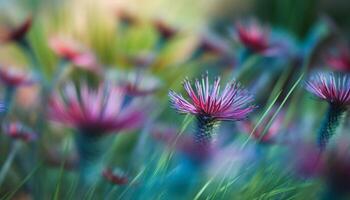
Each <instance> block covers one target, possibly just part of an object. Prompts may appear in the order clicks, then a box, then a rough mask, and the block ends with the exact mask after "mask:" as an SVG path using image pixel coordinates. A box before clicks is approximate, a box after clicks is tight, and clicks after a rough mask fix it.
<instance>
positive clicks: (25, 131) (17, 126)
mask: <svg viewBox="0 0 350 200" xmlns="http://www.w3.org/2000/svg"><path fill="white" fill-rule="evenodd" d="M2 130H3V132H4V134H5V135H7V136H9V137H11V138H13V139H19V140H22V141H25V142H31V141H33V140H35V139H36V138H37V134H36V133H35V132H34V131H32V130H31V129H30V128H28V127H26V126H24V125H23V124H21V123H19V122H11V123H7V124H4V125H3V127H2Z"/></svg>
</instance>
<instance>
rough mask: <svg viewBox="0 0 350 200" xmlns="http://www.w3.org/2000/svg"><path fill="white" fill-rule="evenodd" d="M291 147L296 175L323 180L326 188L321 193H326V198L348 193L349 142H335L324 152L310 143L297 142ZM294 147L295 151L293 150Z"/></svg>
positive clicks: (349, 180) (349, 175)
mask: <svg viewBox="0 0 350 200" xmlns="http://www.w3.org/2000/svg"><path fill="white" fill-rule="evenodd" d="M344 141H345V142H344ZM296 147H297V148H296ZM292 148H293V157H294V158H292V162H293V164H294V165H295V167H296V168H295V169H296V170H297V171H296V172H297V173H298V175H302V177H307V178H310V177H316V178H320V179H321V180H323V181H324V183H325V186H327V189H325V190H324V193H323V194H321V195H326V199H333V198H335V197H342V196H343V195H346V194H349V187H350V171H349V167H350V154H349V143H347V141H346V140H342V142H340V143H337V145H335V147H334V148H332V149H330V151H329V152H326V153H324V154H323V153H321V152H320V150H319V149H318V148H317V146H315V145H312V144H302V145H301V144H300V143H298V144H296V146H292ZM295 149H296V150H297V153H295V152H294V150H295ZM340 199H342V198H340Z"/></svg>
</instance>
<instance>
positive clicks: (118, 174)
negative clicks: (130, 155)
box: [102, 168, 129, 185]
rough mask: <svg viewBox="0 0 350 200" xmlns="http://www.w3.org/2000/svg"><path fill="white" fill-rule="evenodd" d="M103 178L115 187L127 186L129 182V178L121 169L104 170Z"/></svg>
mask: <svg viewBox="0 0 350 200" xmlns="http://www.w3.org/2000/svg"><path fill="white" fill-rule="evenodd" d="M102 176H103V177H104V178H105V179H106V180H107V181H109V182H110V183H112V184H114V185H125V184H127V183H128V182H129V180H128V179H129V178H128V177H127V176H126V175H125V173H123V172H122V171H121V170H120V169H115V170H112V169H111V168H106V169H104V170H103V172H102Z"/></svg>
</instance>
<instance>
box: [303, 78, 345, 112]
mask: <svg viewBox="0 0 350 200" xmlns="http://www.w3.org/2000/svg"><path fill="white" fill-rule="evenodd" d="M306 89H307V90H308V91H309V92H311V93H312V94H314V95H315V96H317V97H318V98H320V99H322V100H325V101H328V102H329V103H330V104H332V105H334V106H339V107H344V106H347V105H349V104H350V76H349V75H345V74H340V73H317V74H315V75H314V76H313V77H311V79H310V80H309V81H308V82H307V83H306Z"/></svg>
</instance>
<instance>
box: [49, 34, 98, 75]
mask: <svg viewBox="0 0 350 200" xmlns="http://www.w3.org/2000/svg"><path fill="white" fill-rule="evenodd" d="M49 46H50V47H51V49H52V50H53V51H54V53H55V54H56V55H57V56H59V57H60V58H61V59H63V60H65V61H69V62H71V63H72V64H74V65H76V66H77V67H80V68H82V69H86V70H89V71H93V72H99V70H100V68H99V65H98V63H97V59H96V57H95V55H94V54H93V53H92V52H90V51H89V50H85V49H84V47H82V46H81V45H80V44H78V43H76V42H75V41H73V40H69V39H63V38H58V37H53V38H51V39H50V41H49Z"/></svg>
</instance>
